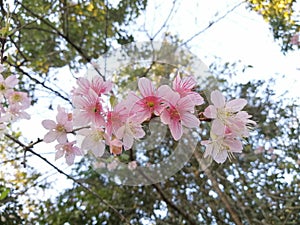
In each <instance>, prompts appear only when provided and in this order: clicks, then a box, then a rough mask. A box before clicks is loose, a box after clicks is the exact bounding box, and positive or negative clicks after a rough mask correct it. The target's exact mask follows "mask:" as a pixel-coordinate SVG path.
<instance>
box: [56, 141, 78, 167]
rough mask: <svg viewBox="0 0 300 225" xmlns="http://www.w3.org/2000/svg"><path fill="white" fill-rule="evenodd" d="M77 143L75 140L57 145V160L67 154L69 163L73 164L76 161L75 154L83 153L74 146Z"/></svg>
mask: <svg viewBox="0 0 300 225" xmlns="http://www.w3.org/2000/svg"><path fill="white" fill-rule="evenodd" d="M75 143H76V142H75V141H72V142H66V143H63V144H58V145H56V146H55V149H56V150H57V151H56V153H55V160H57V159H59V158H61V157H62V156H64V155H65V158H66V162H67V164H68V165H69V166H70V165H72V164H73V163H74V159H75V156H80V155H82V153H81V151H80V149H79V148H78V147H76V146H74V144H75Z"/></svg>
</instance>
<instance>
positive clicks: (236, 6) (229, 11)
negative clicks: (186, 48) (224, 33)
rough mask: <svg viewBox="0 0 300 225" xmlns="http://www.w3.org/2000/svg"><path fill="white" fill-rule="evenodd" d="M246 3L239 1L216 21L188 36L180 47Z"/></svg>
mask: <svg viewBox="0 0 300 225" xmlns="http://www.w3.org/2000/svg"><path fill="white" fill-rule="evenodd" d="M243 3H244V1H242V2H239V3H238V4H237V5H235V6H234V7H232V8H231V9H230V10H228V11H227V12H226V13H225V14H224V15H222V16H221V17H219V18H217V19H216V20H215V21H212V22H210V23H209V24H208V25H207V26H206V27H205V28H204V29H202V30H200V31H199V32H197V33H196V34H194V35H193V36H191V37H190V38H188V39H187V40H186V41H184V42H182V43H181V44H180V45H179V47H181V46H183V45H186V44H187V43H188V42H190V41H191V40H193V39H194V38H196V37H197V36H199V35H200V34H202V33H204V32H205V31H206V30H208V29H209V28H210V27H211V26H213V25H214V24H216V23H217V22H219V21H220V20H222V19H224V18H225V17H226V16H228V15H229V14H230V13H231V12H233V11H234V10H235V9H236V8H238V7H239V6H240V5H242V4H243Z"/></svg>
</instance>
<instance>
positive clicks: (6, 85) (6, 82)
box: [0, 74, 19, 100]
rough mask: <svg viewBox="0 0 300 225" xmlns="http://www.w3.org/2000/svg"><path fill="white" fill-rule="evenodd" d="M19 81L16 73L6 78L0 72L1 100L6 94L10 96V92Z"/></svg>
mask: <svg viewBox="0 0 300 225" xmlns="http://www.w3.org/2000/svg"><path fill="white" fill-rule="evenodd" d="M18 83H19V80H18V79H17V77H16V76H15V75H12V76H9V77H7V78H6V79H4V78H3V76H2V74H0V100H2V99H3V97H4V96H8V94H10V93H11V92H13V88H14V87H15V86H16V85H17V84H18Z"/></svg>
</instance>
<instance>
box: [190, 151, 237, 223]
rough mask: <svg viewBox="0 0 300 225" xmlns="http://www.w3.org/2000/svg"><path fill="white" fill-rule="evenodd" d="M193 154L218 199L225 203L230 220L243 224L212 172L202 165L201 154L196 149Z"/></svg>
mask: <svg viewBox="0 0 300 225" xmlns="http://www.w3.org/2000/svg"><path fill="white" fill-rule="evenodd" d="M194 156H195V158H196V160H197V161H198V163H199V167H200V169H201V170H202V171H204V173H205V174H206V176H207V178H208V179H209V180H210V181H211V183H212V187H213V188H214V190H215V191H216V192H217V194H218V195H219V198H220V200H221V201H222V202H223V204H224V205H225V208H226V210H227V212H228V213H229V214H230V216H231V218H232V220H233V221H234V222H235V224H236V225H243V223H242V222H241V220H240V217H239V216H238V213H237V212H236V211H235V210H234V209H233V207H232V206H231V204H230V203H229V201H228V199H227V196H226V194H224V193H223V192H222V190H221V189H220V187H219V184H218V182H217V181H216V179H215V178H214V177H213V175H212V173H211V172H210V170H209V169H208V168H207V167H206V166H205V165H203V163H201V155H200V153H199V152H198V151H194Z"/></svg>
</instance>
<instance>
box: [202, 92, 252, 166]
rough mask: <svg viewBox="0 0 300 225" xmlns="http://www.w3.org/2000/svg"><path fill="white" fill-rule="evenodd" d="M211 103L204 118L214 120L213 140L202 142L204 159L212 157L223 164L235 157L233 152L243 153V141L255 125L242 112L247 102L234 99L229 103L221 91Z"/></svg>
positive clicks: (213, 97)
mask: <svg viewBox="0 0 300 225" xmlns="http://www.w3.org/2000/svg"><path fill="white" fill-rule="evenodd" d="M211 102H212V103H213V105H209V106H208V107H207V108H206V109H205V111H204V113H203V114H204V116H206V117H207V118H211V119H213V121H212V126H211V131H210V137H211V140H206V141H202V142H201V144H203V145H206V151H205V154H204V157H207V156H211V157H212V158H213V159H214V160H215V161H216V162H218V163H223V162H225V160H226V159H227V157H229V158H230V157H233V154H232V153H233V152H236V153H241V152H242V149H243V144H242V139H243V138H245V137H248V136H249V125H251V124H252V125H255V122H254V121H252V120H250V119H249V118H251V116H250V115H249V114H248V113H247V112H246V111H241V110H242V109H243V108H244V107H245V105H246V104H247V101H246V100H245V99H234V100H231V101H229V102H226V101H225V97H224V96H223V95H222V93H221V92H220V91H213V92H212V93H211Z"/></svg>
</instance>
